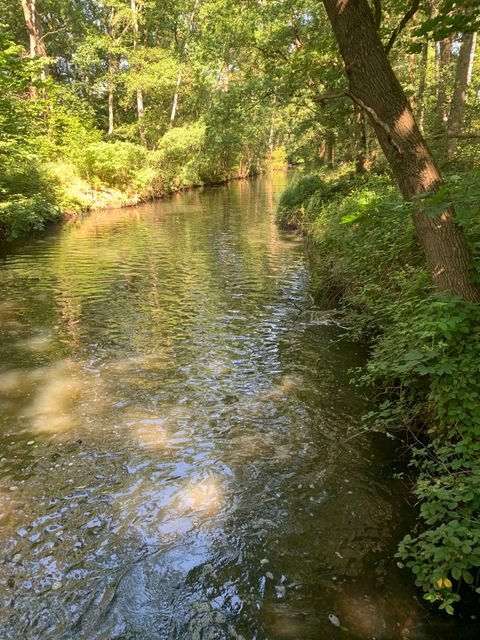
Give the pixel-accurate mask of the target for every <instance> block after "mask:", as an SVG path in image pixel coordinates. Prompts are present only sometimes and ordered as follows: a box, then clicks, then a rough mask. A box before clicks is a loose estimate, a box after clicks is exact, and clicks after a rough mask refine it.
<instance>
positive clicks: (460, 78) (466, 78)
mask: <svg viewBox="0 0 480 640" xmlns="http://www.w3.org/2000/svg"><path fill="white" fill-rule="evenodd" d="M476 42H477V34H476V33H465V34H464V35H463V40H462V46H461V47H460V51H459V53H458V60H457V69H456V73H455V86H454V89H453V95H452V101H451V103H450V114H449V116H448V125H447V136H448V155H449V156H451V155H453V153H454V152H455V147H456V144H457V136H458V135H459V134H460V133H462V122H463V112H464V109H465V101H466V99H467V88H468V85H469V84H470V82H471V80H472V68H473V59H474V57H475V45H476Z"/></svg>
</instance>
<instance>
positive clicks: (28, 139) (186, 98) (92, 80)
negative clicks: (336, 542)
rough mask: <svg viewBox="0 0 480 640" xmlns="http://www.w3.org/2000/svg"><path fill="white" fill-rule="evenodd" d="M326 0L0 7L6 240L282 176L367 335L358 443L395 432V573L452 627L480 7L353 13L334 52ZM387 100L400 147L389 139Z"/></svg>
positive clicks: (470, 458)
mask: <svg viewBox="0 0 480 640" xmlns="http://www.w3.org/2000/svg"><path fill="white" fill-rule="evenodd" d="M341 4H342V3H338V2H334V1H333V0H325V2H324V3H320V2H314V1H313V0H272V1H268V0H236V1H235V2H234V1H233V0H177V1H173V0H172V1H169V0H162V1H160V0H106V1H96V0H21V1H20V0H19V1H18V2H13V1H12V0H0V8H1V15H2V20H1V25H0V68H1V70H0V232H1V234H2V236H4V237H18V236H19V235H21V234H22V233H25V232H26V231H28V230H30V229H32V228H33V229H41V228H43V226H44V225H45V224H46V222H48V221H50V220H54V219H57V218H59V217H60V216H61V215H63V214H65V213H70V212H79V211H82V210H86V209H89V208H92V207H99V206H102V207H104V206H117V205H123V204H133V203H135V202H139V201H141V200H146V199H150V198H154V197H159V196H163V195H165V194H168V193H171V192H173V191H175V190H178V189H181V188H185V187H189V186H193V185H202V184H214V183H219V182H222V181H225V180H228V179H231V178H234V177H246V176H249V175H252V174H255V173H257V172H259V171H262V170H264V169H273V170H274V169H278V168H285V167H286V166H287V165H288V164H295V165H297V166H298V167H299V168H300V169H299V172H298V173H299V177H298V178H297V179H296V180H295V181H294V182H293V184H292V185H291V187H290V188H289V189H288V190H287V191H286V192H285V193H284V196H283V198H282V201H281V203H280V210H279V217H280V221H281V222H282V224H284V225H286V226H294V227H296V228H300V229H301V230H302V231H303V232H305V233H307V234H308V235H309V236H310V237H311V238H312V241H313V244H314V245H315V246H316V249H317V252H316V255H319V256H321V260H320V261H319V262H320V263H321V264H320V265H319V267H318V273H319V276H318V277H319V289H321V290H322V292H323V293H324V294H328V296H329V297H330V300H334V301H335V302H336V303H337V304H340V305H341V304H344V305H345V307H348V309H349V310H350V311H349V313H350V319H351V322H352V326H353V327H354V328H355V330H356V331H357V332H358V335H364V334H368V335H369V336H370V339H371V344H372V356H371V359H370V363H369V367H368V371H367V374H366V376H365V380H367V381H368V382H375V383H376V384H378V382H380V389H381V391H380V397H379V402H378V409H377V411H375V412H372V414H370V415H369V416H368V420H367V422H368V425H369V428H372V425H373V426H374V427H375V428H378V429H385V428H398V427H399V426H401V427H402V428H404V427H405V426H407V427H408V428H409V430H410V433H411V434H413V435H412V438H413V443H414V445H415V457H414V462H415V464H417V466H418V467H419V469H420V475H419V480H418V484H417V489H416V492H417V496H418V498H419V500H420V501H421V503H422V507H421V514H420V515H421V518H420V521H421V524H420V525H419V527H418V528H417V529H416V530H415V531H414V532H412V535H409V536H407V537H406V538H405V540H404V541H403V543H402V545H401V547H400V552H399V553H400V559H401V560H402V561H403V562H405V563H406V564H407V565H408V566H409V567H410V568H412V570H413V572H414V573H415V574H416V577H417V583H418V585H419V586H422V587H423V589H424V591H425V593H426V597H427V599H429V600H431V601H434V602H437V603H438V604H439V605H440V607H441V608H443V609H445V610H446V611H447V612H448V613H453V605H454V603H455V602H457V601H458V600H459V599H460V594H461V589H462V588H463V587H465V585H467V586H468V587H471V589H470V591H472V592H475V590H476V592H477V593H479V592H480V591H479V588H480V587H479V583H478V567H479V566H480V527H479V526H478V523H479V513H480V498H479V496H480V462H479V455H478V454H479V452H480V409H479V406H480V394H479V390H478V380H479V378H480V370H479V367H480V346H479V345H480V339H479V337H480V326H479V322H478V297H479V296H478V293H479V290H478V283H479V281H480V279H479V277H478V273H477V271H476V265H478V250H479V248H480V216H479V215H478V209H479V206H480V181H479V167H480V68H479V67H480V61H479V56H478V55H477V56H476V55H475V53H476V31H477V29H478V25H479V22H480V9H479V7H478V3H477V2H476V1H475V0H460V1H458V2H455V1H454V0H424V1H420V0H412V2H411V3H410V4H409V5H408V6H406V5H405V3H404V2H400V1H399V0H384V1H380V0H374V1H373V2H372V3H371V4H370V7H369V5H368V4H367V2H366V0H361V1H360V0H358V2H355V3H354V2H352V1H351V0H350V2H348V1H347V2H345V3H344V4H345V7H348V8H349V10H350V9H351V8H352V7H353V8H354V9H355V10H357V9H358V11H359V13H358V21H357V26H358V32H356V34H357V35H358V38H359V40H358V42H357V41H356V37H357V35H356V36H355V38H353V39H350V42H349V41H348V39H346V38H345V33H347V31H348V29H347V31H345V30H343V31H342V29H343V26H342V21H343V20H344V19H345V20H347V19H349V18H348V15H347V14H348V11H345V15H342V12H341V11H339V7H340V5H341ZM324 5H325V7H326V8H327V11H325V7H324ZM352 11H353V9H352ZM336 12H337V13H336ZM350 19H355V16H354V14H353V13H352V14H351V16H350ZM332 25H333V27H334V28H333V29H332ZM347 26H348V25H347ZM369 29H370V31H369ZM372 29H373V30H374V36H372V37H371V35H370V34H371V31H372ZM353 32H354V31H353ZM350 33H352V28H351V25H350ZM342 38H343V40H342ZM337 42H338V45H340V47H339V49H340V50H339V49H338V48H337ZM369 42H371V43H372V45H371V51H370V48H369V46H368V43H369ZM370 54H371V55H370ZM374 54H375V55H374ZM382 56H383V58H382ZM360 57H361V58H362V59H361V60H360ZM349 58H350V59H351V60H353V62H352V63H351V64H349ZM359 61H360V62H361V65H360V63H359ZM378 61H379V62H378ZM377 62H378V64H379V65H380V66H378V64H377V67H375V64H376V63H377ZM370 63H372V65H373V66H371V67H370ZM355 65H357V67H356V66H355ZM359 65H360V66H361V67H362V68H361V69H360V68H359ZM382 65H383V66H382ZM345 66H346V69H347V76H348V81H347V77H346V74H345ZM372 69H381V70H382V73H383V72H385V73H384V76H385V83H384V84H383V85H382V84H381V83H380V84H379V83H378V82H377V85H375V86H374V85H372V87H373V89H374V90H375V91H377V92H378V96H373V95H372V96H371V97H372V102H369V99H370V95H369V94H368V91H367V95H366V96H363V97H362V96H361V95H360V94H361V92H362V87H365V86H366V83H368V80H369V78H370V79H372V82H376V81H377V80H378V78H380V76H379V75H378V76H377V75H376V74H375V73H372ZM391 69H393V70H394V72H395V75H396V78H398V80H399V83H400V85H401V87H402V88H403V91H404V92H405V94H406V97H407V98H408V101H409V103H410V105H411V112H410V110H409V107H408V103H405V105H403V103H402V100H404V94H403V93H402V91H401V89H400V87H397V84H398V83H397V81H396V79H395V76H393V75H389V74H390V72H391ZM361 74H363V78H362V75H361ZM389 83H390V84H389ZM396 83H397V84H396ZM382 98H385V100H384V101H383V102H382ZM375 100H376V103H375ZM389 101H390V102H389ZM377 104H378V108H377ZM397 104H399V105H400V107H401V108H402V109H403V112H404V113H406V114H407V116H408V118H410V114H411V113H413V115H414V117H415V122H416V124H415V123H414V121H413V120H412V121H411V122H412V124H411V125H409V126H410V128H411V130H412V131H413V133H412V132H411V131H406V133H405V131H403V132H402V131H400V129H401V127H400V129H399V130H398V131H394V132H393V133H394V135H392V127H391V126H390V125H389V122H387V118H388V117H389V113H390V112H392V113H393V112H394V111H395V106H396V105H397ZM389 110H390V112H389ZM401 112H402V111H401ZM382 113H385V114H386V115H385V116H383V115H381V114H382ZM379 114H380V115H379ZM400 120H401V118H400V119H397V124H398V122H399V121H400ZM409 122H410V120H409ZM404 129H405V127H404ZM424 140H426V143H427V145H425V144H424ZM382 149H383V151H384V152H385V155H384V154H383V153H382ZM430 151H431V154H432V157H433V158H434V159H435V160H436V165H438V166H439V171H440V172H441V173H442V174H443V176H444V180H443V181H442V180H441V178H440V173H439V172H438V171H437V169H436V168H435V172H436V173H435V176H436V177H435V179H434V180H433V181H432V189H429V188H428V184H427V181H426V179H425V176H422V175H421V174H422V171H421V170H420V169H418V166H417V165H414V166H413V169H412V166H410V169H412V170H411V175H413V176H417V177H419V180H420V182H421V180H423V183H422V184H420V183H419V185H416V186H415V188H410V187H411V180H410V178H409V177H408V170H407V171H406V169H405V167H402V162H404V160H405V158H407V160H409V162H410V160H411V159H412V158H414V156H415V155H416V156H421V158H423V159H425V158H426V157H427V155H428V154H430ZM409 154H410V155H409ZM428 158H430V155H428ZM417 160H418V157H417ZM432 162H433V161H432ZM407 164H408V163H407ZM410 165H411V162H410ZM432 166H433V164H432ZM407 169H408V167H407ZM405 171H406V173H405ZM405 176H406V178H405ZM427 177H428V176H427ZM409 180H410V182H409ZM398 186H399V187H400V191H401V192H402V194H403V198H402V197H401V196H400V194H399V193H398V190H397V187H398ZM433 187H434V188H433ZM419 203H420V204H419ZM454 207H455V209H456V217H454V215H453V208H454ZM412 214H413V215H412ZM444 223H448V224H447V226H448V225H449V226H448V229H449V231H448V233H450V234H451V235H450V236H448V237H447V236H443V235H442V234H443V231H442V229H443V227H442V225H444ZM445 228H446V227H445ZM437 231H438V233H437ZM436 235H437V236H438V238H440V241H439V243H437V245H435V242H436V240H435V236H436ZM464 236H465V239H464ZM438 238H437V240H438ZM432 239H433V240H432ZM459 239H460V241H461V242H460V243H459V244H457V241H459ZM432 242H433V244H432ZM460 245H461V250H460V249H458V247H460ZM432 247H433V248H432ZM420 249H422V250H423V251H422V250H420ZM457 249H458V250H457ZM429 252H430V253H429ZM439 254H441V255H440V257H439ZM460 254H461V255H462V256H463V258H464V259H463V262H462V264H461V265H460V266H459V265H458V264H456V263H455V261H456V258H457V257H458V255H460ZM425 255H426V257H427V264H425ZM432 256H433V257H432ZM472 257H473V260H472V259H471V258H472ZM442 261H443V262H442ZM439 264H440V265H441V269H439V268H437V267H438V265H439ZM444 266H446V268H447V270H448V268H450V267H452V269H451V270H452V273H453V274H454V276H455V274H456V273H458V272H460V271H461V272H462V273H463V276H462V277H463V280H462V281H461V282H460V280H459V285H458V288H457V287H456V286H450V285H452V282H454V279H453V280H450V281H448V282H446V283H445V282H443V281H442V280H441V273H443V271H444ZM467 280H468V282H467ZM452 291H453V293H456V294H457V295H456V296H451V295H449V292H450V293H451V292H452ZM426 430H428V438H426V439H425V438H424V434H425V431H426Z"/></svg>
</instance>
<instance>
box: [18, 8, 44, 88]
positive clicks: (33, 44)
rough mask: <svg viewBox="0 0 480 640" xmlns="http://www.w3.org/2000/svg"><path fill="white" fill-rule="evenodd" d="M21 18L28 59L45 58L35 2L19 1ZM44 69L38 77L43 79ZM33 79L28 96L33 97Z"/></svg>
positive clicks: (40, 25)
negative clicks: (24, 28)
mask: <svg viewBox="0 0 480 640" xmlns="http://www.w3.org/2000/svg"><path fill="white" fill-rule="evenodd" d="M21 4H22V9H23V16H24V19H25V27H26V29H27V33H28V40H29V44H30V57H31V58H46V57H47V49H46V47H45V42H44V39H43V34H42V23H41V20H40V14H39V12H38V4H37V0H21ZM45 75H46V72H45V69H42V71H41V73H40V77H41V79H42V80H44V79H45ZM34 82H35V78H32V84H31V86H30V95H31V96H32V97H35V96H36V95H37V90H36V87H35V84H34Z"/></svg>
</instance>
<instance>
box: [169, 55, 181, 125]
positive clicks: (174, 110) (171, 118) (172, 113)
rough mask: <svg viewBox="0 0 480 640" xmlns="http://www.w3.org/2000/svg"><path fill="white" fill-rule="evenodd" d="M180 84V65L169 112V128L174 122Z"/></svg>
mask: <svg viewBox="0 0 480 640" xmlns="http://www.w3.org/2000/svg"><path fill="white" fill-rule="evenodd" d="M181 84H182V66H181V65H180V67H179V68H178V74H177V84H176V85H175V93H174V94H173V102H172V110H171V112H170V127H173V122H174V120H175V116H176V115H177V107H178V94H179V91H180V86H181Z"/></svg>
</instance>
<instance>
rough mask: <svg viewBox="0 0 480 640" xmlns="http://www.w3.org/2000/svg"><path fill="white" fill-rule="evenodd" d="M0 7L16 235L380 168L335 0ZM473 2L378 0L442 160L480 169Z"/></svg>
mask: <svg viewBox="0 0 480 640" xmlns="http://www.w3.org/2000/svg"><path fill="white" fill-rule="evenodd" d="M1 4H2V6H1V15H2V24H1V35H0V48H1V54H0V65H1V74H0V82H1V87H0V93H1V98H0V100H1V103H0V114H1V121H0V140H1V143H0V145H1V146H0V180H1V183H0V189H1V191H0V194H1V195H0V197H1V204H0V207H1V209H0V227H1V228H2V229H3V233H4V234H10V235H13V236H16V235H19V234H20V233H21V232H22V231H23V230H25V229H26V228H28V227H30V226H33V227H38V226H41V224H42V221H43V220H44V219H46V218H49V217H54V216H55V215H56V213H58V211H78V210H82V209H85V208H88V207H91V206H105V205H116V204H122V203H131V202H135V201H138V200H141V199H146V198H151V197H155V196H160V195H163V194H165V193H168V192H170V191H172V190H175V189H178V188H181V187H184V186H189V185H193V184H202V183H215V182H220V181H223V180H225V179H228V178H231V177H233V176H246V175H249V174H251V173H254V172H256V171H258V170H260V169H261V168H263V167H265V166H266V165H268V164H270V165H272V164H273V165H274V166H278V165H282V164H284V163H285V162H286V160H287V159H288V160H289V161H290V162H302V163H303V164H304V165H305V166H310V167H311V166H318V165H322V164H323V165H326V166H342V165H344V164H345V163H346V162H347V163H356V167H357V171H358V172H362V171H365V170H367V169H373V168H377V169H379V168H381V165H382V163H383V160H382V158H381V154H380V153H379V148H378V145H377V142H376V137H375V135H374V134H373V132H372V129H371V127H370V125H369V124H368V122H367V119H368V113H367V112H365V111H364V110H362V109H361V108H360V107H359V105H358V104H356V105H355V104H354V103H352V101H351V100H349V99H348V98H346V97H345V96H344V95H342V94H343V91H344V90H345V87H346V81H345V76H344V68H343V65H342V63H341V60H340V57H339V55H338V53H337V49H336V44H335V40H334V36H333V33H332V30H331V28H330V25H329V22H328V18H327V15H326V13H325V11H324V9H323V5H322V3H318V2H312V1H308V0H285V1H278V2H263V1H261V0H244V1H242V2H232V1H231V0H188V1H183V0H178V1H175V2H173V1H172V2H168V1H166V2H163V1H162V2H157V1H155V0H108V1H106V2H99V1H95V0H92V1H89V0H21V1H20V0H19V1H18V2H12V1H11V0H4V1H3V2H2V3H1ZM469 4H470V5H471V6H469ZM452 7H453V9H454V11H453V12H452V11H451V9H452ZM474 7H475V3H473V2H471V3H469V2H463V3H452V2H443V1H440V0H439V1H434V0H432V1H431V2H423V3H419V2H413V4H412V7H411V8H408V11H407V12H406V13H405V11H406V9H405V4H404V3H402V2H398V1H389V2H384V3H382V5H381V6H380V4H379V3H378V2H377V3H374V6H373V10H374V11H375V16H376V17H375V20H376V22H377V25H378V30H379V33H380V36H381V38H382V40H383V41H384V43H385V46H386V47H387V49H388V54H389V57H390V60H391V63H392V65H393V67H394V69H395V72H396V74H397V76H398V77H399V78H400V81H401V83H402V85H403V87H404V89H405V91H406V93H407V95H408V97H409V98H410V101H411V103H412V105H413V110H414V112H415V114H416V116H417V119H418V123H419V126H420V128H421V129H422V130H423V131H424V132H425V135H426V136H427V138H428V141H429V142H430V143H431V146H432V147H433V148H434V151H438V157H439V158H440V159H442V160H446V159H447V157H448V158H454V159H460V160H461V162H462V164H463V165H469V166H473V164H474V162H475V157H476V152H477V151H478V139H476V138H475V136H477V135H478V129H479V126H480V125H479V119H480V104H479V103H480V101H479V100H478V95H477V94H478V86H477V83H476V82H473V83H472V82H471V80H472V77H478V64H479V63H478V60H475V58H474V51H475V38H476V35H475V33H472V30H473V31H474V29H475V24H476V20H477V16H476V13H475V11H476V10H475V8H474ZM464 31H465V33H464ZM462 34H463V35H462ZM337 94H338V95H337ZM336 96H337V97H336ZM447 133H449V134H450V135H448V136H447V135H446V134H447ZM477 155H478V154H477Z"/></svg>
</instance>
